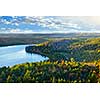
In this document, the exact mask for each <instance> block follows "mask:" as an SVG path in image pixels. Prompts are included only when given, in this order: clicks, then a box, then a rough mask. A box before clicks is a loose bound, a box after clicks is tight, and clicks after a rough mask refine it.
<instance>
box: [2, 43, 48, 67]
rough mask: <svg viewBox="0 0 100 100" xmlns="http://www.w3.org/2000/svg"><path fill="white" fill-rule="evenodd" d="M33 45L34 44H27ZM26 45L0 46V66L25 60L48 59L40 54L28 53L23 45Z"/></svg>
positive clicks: (11, 64) (37, 60)
mask: <svg viewBox="0 0 100 100" xmlns="http://www.w3.org/2000/svg"><path fill="white" fill-rule="evenodd" d="M29 45H35V44H29ZM26 46H28V45H13V46H4V47H0V67H3V66H13V65H16V64H21V63H25V62H29V63H30V62H39V61H44V60H48V57H46V56H45V57H44V56H42V55H40V54H36V53H33V54H30V53H27V52H26V51H25V47H26Z"/></svg>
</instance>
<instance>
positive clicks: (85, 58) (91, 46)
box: [0, 38, 100, 83]
mask: <svg viewBox="0 0 100 100" xmlns="http://www.w3.org/2000/svg"><path fill="white" fill-rule="evenodd" d="M25 50H26V52H28V53H37V54H41V55H43V56H47V57H49V60H46V61H40V62H34V63H29V62H26V63H23V64H17V65H14V66H12V67H11V66H8V67H6V66H4V67H2V68H0V82H1V83H5V82H6V83H99V82H100V38H89V39H85V38H82V39H77V38H63V39H62V38H59V39H49V40H47V41H44V42H42V43H38V44H37V45H34V46H27V47H26V48H25Z"/></svg>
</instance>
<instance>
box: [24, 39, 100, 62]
mask: <svg viewBox="0 0 100 100" xmlns="http://www.w3.org/2000/svg"><path fill="white" fill-rule="evenodd" d="M26 51H27V52H30V53H32V52H34V53H39V54H42V55H45V56H48V57H49V58H50V60H62V59H63V60H70V59H71V58H74V59H75V60H76V61H81V62H83V61H85V62H91V61H95V60H99V59H100V38H93V39H57V40H51V41H47V42H44V43H41V44H38V45H36V46H30V47H26Z"/></svg>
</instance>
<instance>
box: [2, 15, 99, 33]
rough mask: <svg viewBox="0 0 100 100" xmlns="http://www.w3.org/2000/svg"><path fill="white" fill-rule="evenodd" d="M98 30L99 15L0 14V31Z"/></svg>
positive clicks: (61, 31)
mask: <svg viewBox="0 0 100 100" xmlns="http://www.w3.org/2000/svg"><path fill="white" fill-rule="evenodd" d="M45 32H46V33H55V32H57V33H67V32H68V33H69V32H100V16H0V33H45Z"/></svg>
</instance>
